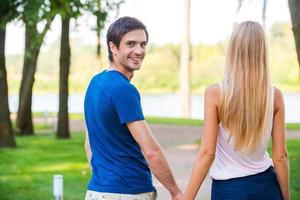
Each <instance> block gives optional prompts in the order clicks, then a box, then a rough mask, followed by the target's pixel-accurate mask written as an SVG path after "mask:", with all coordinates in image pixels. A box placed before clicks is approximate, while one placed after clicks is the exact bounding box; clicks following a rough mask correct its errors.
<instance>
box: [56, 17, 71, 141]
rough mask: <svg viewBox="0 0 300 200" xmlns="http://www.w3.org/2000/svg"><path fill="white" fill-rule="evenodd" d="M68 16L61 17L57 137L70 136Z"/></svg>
mask: <svg viewBox="0 0 300 200" xmlns="http://www.w3.org/2000/svg"><path fill="white" fill-rule="evenodd" d="M69 29H70V18H69V17H66V18H62V29H61V42H60V59H59V66H60V67H59V110H58V122H57V132H56V136H57V138H70V130H69V115H68V96H69V84H68V82H69V73H70V60H71V50H70V41H69Z"/></svg>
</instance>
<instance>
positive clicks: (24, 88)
mask: <svg viewBox="0 0 300 200" xmlns="http://www.w3.org/2000/svg"><path fill="white" fill-rule="evenodd" d="M54 17H55V14H54V12H53V8H52V7H51V4H50V1H44V0H36V1H31V0H24V6H23V8H22V12H21V19H22V21H23V22H24V23H25V53H24V63H23V72H22V80H21V87H20V91H19V107H18V114H17V128H18V130H19V133H20V134H21V135H32V134H34V130H33V122H32V112H31V105H32V88H33V83H34V74H35V71H36V66H37V59H38V56H39V52H40V48H41V46H42V43H43V40H44V37H45V35H46V33H47V31H48V30H49V28H50V25H51V23H52V21H53V19H54ZM39 24H44V28H43V29H42V30H41V31H39V30H38V25H39Z"/></svg>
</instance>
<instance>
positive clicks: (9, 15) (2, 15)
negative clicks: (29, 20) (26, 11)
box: [0, 0, 20, 28]
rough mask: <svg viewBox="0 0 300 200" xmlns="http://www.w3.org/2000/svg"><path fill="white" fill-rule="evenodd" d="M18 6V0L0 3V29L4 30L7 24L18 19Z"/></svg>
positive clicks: (7, 0)
mask: <svg viewBox="0 0 300 200" xmlns="http://www.w3.org/2000/svg"><path fill="white" fill-rule="evenodd" d="M19 5H20V2H19V0H1V1H0V28H4V27H5V26H6V24H7V23H9V22H10V21H12V20H14V19H16V18H17V17H18V15H19V14H18V11H17V8H18V6H19Z"/></svg>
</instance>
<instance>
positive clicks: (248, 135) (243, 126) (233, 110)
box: [219, 21, 270, 152]
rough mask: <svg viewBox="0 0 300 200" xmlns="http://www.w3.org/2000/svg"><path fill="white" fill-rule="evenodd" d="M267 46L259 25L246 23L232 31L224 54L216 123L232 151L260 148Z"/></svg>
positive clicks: (264, 120) (266, 96)
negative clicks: (224, 63) (222, 128)
mask: <svg viewBox="0 0 300 200" xmlns="http://www.w3.org/2000/svg"><path fill="white" fill-rule="evenodd" d="M269 91H270V80H269V71H268V62H267V44H266V39H265V34H264V31H263V28H262V27H261V25H260V24H259V23H257V22H252V21H246V22H243V23H241V24H239V25H237V26H236V28H235V29H234V31H233V33H232V35H231V38H230V42H229V46H228V52H227V61H226V67H225V74H224V80H223V89H222V104H221V109H220V112H219V117H220V121H221V122H222V124H223V126H224V127H225V128H226V129H227V130H228V131H229V133H230V137H229V140H230V139H231V138H232V137H233V138H234V145H235V150H246V151H248V152H253V151H255V149H256V148H257V147H258V146H259V145H260V144H261V139H262V135H263V133H264V132H265V129H266V124H267V119H268V112H269Z"/></svg>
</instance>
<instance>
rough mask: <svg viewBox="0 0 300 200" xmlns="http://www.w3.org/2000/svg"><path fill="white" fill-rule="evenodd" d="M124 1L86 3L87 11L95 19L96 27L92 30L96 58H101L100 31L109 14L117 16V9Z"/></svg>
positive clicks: (110, 0) (97, 0)
mask: <svg viewBox="0 0 300 200" xmlns="http://www.w3.org/2000/svg"><path fill="white" fill-rule="evenodd" d="M122 3H124V0H90V1H88V4H87V5H88V10H89V11H90V12H91V13H92V14H93V15H94V16H95V17H96V27H94V28H93V29H94V30H95V31H96V34H97V50H96V55H97V57H101V40H100V38H101V31H102V30H103V28H104V26H105V23H106V22H107V20H108V16H109V13H110V12H111V11H114V12H115V15H118V14H119V9H120V6H121V4H122Z"/></svg>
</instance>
